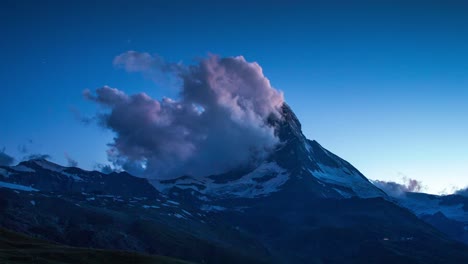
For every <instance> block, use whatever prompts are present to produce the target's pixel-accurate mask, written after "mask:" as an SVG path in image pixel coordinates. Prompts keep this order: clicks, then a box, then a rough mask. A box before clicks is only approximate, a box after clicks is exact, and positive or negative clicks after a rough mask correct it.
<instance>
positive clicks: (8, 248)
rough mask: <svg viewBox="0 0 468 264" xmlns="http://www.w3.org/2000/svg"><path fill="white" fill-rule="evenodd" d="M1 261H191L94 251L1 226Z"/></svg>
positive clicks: (47, 263) (182, 263) (162, 263)
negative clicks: (31, 235)
mask: <svg viewBox="0 0 468 264" xmlns="http://www.w3.org/2000/svg"><path fill="white" fill-rule="evenodd" d="M0 263H3V264H24V263H43V264H54V263H69V264H75V263H76V264H81V263H87V264H93V263H95V264H98V263H115V264H119V263H122V264H124V263H125V264H127V263H145V264H189V262H186V261H182V260H177V259H173V258H168V257H161V256H149V255H142V254H136V253H134V252H124V251H110V250H95V249H89V248H74V247H69V246H64V245H58V244H55V243H51V242H48V241H44V240H40V239H35V238H32V237H28V236H25V235H22V234H19V233H15V232H11V231H8V230H5V229H2V228H0Z"/></svg>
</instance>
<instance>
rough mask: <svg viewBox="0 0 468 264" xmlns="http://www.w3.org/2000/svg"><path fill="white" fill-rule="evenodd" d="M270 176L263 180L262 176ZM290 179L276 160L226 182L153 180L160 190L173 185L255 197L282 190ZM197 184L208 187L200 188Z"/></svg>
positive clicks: (190, 179) (233, 195)
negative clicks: (165, 181)
mask: <svg viewBox="0 0 468 264" xmlns="http://www.w3.org/2000/svg"><path fill="white" fill-rule="evenodd" d="M265 176H268V178H267V179H265V180H262V179H261V178H262V177H265ZM288 179H289V174H288V173H287V171H286V170H285V169H283V168H281V167H280V166H279V165H278V164H276V163H275V162H269V163H263V164H261V165H260V166H258V167H257V168H256V169H255V170H254V171H252V172H250V173H248V174H245V175H243V176H242V177H240V178H239V179H236V180H232V181H228V182H226V183H215V181H214V180H213V179H210V178H208V177H203V178H197V179H194V178H188V177H185V178H182V179H178V180H176V181H175V183H166V184H164V183H161V181H152V184H153V185H154V186H155V188H156V189H158V190H159V191H163V192H164V191H167V190H168V189H171V188H173V187H178V188H181V189H193V190H197V191H199V192H201V193H203V194H207V195H214V196H218V197H243V198H255V197H261V196H266V195H268V194H270V193H272V192H276V191H278V190H280V187H281V186H282V185H283V184H284V183H286V182H287V181H288ZM197 185H202V186H205V187H206V188H204V189H201V190H199V189H198V188H197Z"/></svg>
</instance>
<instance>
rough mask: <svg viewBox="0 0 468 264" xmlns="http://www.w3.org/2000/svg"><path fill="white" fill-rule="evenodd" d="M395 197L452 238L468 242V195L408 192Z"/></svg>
mask: <svg viewBox="0 0 468 264" xmlns="http://www.w3.org/2000/svg"><path fill="white" fill-rule="evenodd" d="M394 199H395V201H396V203H397V204H399V205H400V206H402V207H405V208H408V209H409V210H410V211H412V212H413V213H414V214H415V215H417V216H418V217H419V218H421V219H422V220H424V221H425V222H427V223H429V224H431V225H432V226H434V227H435V228H437V229H438V230H440V231H442V232H443V233H445V234H447V235H448V236H449V237H451V238H452V239H455V240H458V241H461V242H464V243H465V244H468V197H465V196H461V195H432V194H426V193H411V192H407V193H403V194H401V195H399V196H397V197H395V198H394Z"/></svg>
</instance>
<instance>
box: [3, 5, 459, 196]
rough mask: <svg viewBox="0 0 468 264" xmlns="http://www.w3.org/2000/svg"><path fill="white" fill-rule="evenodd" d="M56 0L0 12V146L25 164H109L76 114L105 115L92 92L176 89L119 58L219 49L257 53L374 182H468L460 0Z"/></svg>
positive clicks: (104, 139) (188, 56) (314, 131)
mask: <svg viewBox="0 0 468 264" xmlns="http://www.w3.org/2000/svg"><path fill="white" fill-rule="evenodd" d="M56 2H58V1H50V2H47V1H41V2H40V3H39V1H6V3H3V4H2V5H3V7H2V9H1V11H0V22H1V23H0V27H1V30H2V41H1V42H0V46H1V50H2V51H3V54H2V59H3V63H2V64H1V65H0V80H1V81H2V83H1V97H0V122H1V124H2V129H1V130H0V147H1V148H3V147H4V148H5V151H6V153H8V154H10V155H13V156H15V158H16V159H17V160H21V158H22V157H23V156H25V155H26V154H33V153H47V154H49V155H51V156H52V158H53V160H54V161H56V162H58V163H63V164H64V163H65V155H64V153H68V155H69V156H71V157H73V158H74V159H76V160H77V161H78V162H79V164H80V166H82V167H85V168H92V167H93V166H94V164H95V163H103V162H106V152H105V151H106V149H107V147H106V143H109V142H110V141H111V139H112V134H111V132H109V131H106V130H105V129H103V128H99V127H98V126H96V125H88V126H85V125H83V124H81V123H80V122H78V121H77V119H76V118H75V117H74V114H73V111H72V109H77V110H79V111H80V112H81V113H82V114H83V115H85V116H87V115H92V114H93V113H95V112H96V106H95V105H94V104H92V103H90V102H89V101H86V100H84V99H83V96H82V91H83V90H84V89H91V90H94V89H96V88H98V87H101V86H103V85H109V86H112V87H117V88H119V89H121V90H124V91H125V92H127V93H128V94H131V93H136V92H141V91H144V92H146V93H148V94H149V95H150V96H153V97H155V98H161V97H163V96H169V97H176V93H177V90H176V89H175V88H174V87H170V86H164V85H157V84H155V83H154V82H152V81H151V80H149V79H146V78H142V77H141V75H139V74H129V73H125V72H124V71H123V70H119V69H116V68H115V67H114V66H113V65H112V60H113V58H114V57H115V56H117V55H119V54H121V53H122V52H125V51H127V50H137V51H141V52H149V53H157V54H159V55H161V56H162V57H164V58H165V59H167V60H169V61H176V62H177V61H183V62H184V63H188V64H189V63H191V62H193V61H194V60H195V59H196V58H199V57H203V56H206V54H208V53H214V54H219V55H221V56H237V55H243V56H244V57H245V58H246V59H247V60H248V61H257V62H258V63H259V64H260V65H261V66H262V68H263V70H264V73H265V75H266V76H267V77H268V78H269V79H270V81H271V83H272V85H273V86H274V87H275V88H277V89H280V90H282V91H283V92H284V94H285V98H286V101H287V102H288V103H289V104H290V105H291V107H292V108H293V110H294V111H295V112H296V114H297V115H298V117H299V119H300V120H301V122H302V124H303V131H304V134H305V135H306V136H307V137H309V138H312V139H316V140H318V141H319V142H320V143H321V144H322V145H323V146H325V147H326V148H328V149H330V150H331V151H333V152H335V153H336V154H338V155H339V156H341V157H343V158H345V159H346V160H348V161H350V162H351V163H352V164H353V165H355V166H356V167H357V168H358V169H359V170H361V171H362V172H363V173H364V174H365V175H366V176H367V177H368V178H370V179H382V180H393V181H401V180H402V177H405V176H406V177H409V178H414V179H417V180H420V181H422V182H423V184H424V185H425V186H426V189H425V191H428V192H431V193H439V192H451V191H452V190H453V189H454V188H461V187H465V186H467V185H468V137H467V135H468V74H467V73H468V44H467V43H468V17H467V16H466V14H467V12H468V5H467V4H464V3H462V1H432V2H431V1H368V2H365V1H353V3H352V4H351V3H348V2H350V1H316V2H314V1H308V3H307V2H306V1H302V2H301V1H292V3H291V1H276V2H274V3H273V2H271V1H236V3H215V2H203V1H202V2H203V3H197V4H193V3H190V2H188V1H160V2H159V3H157V2H156V1H154V3H152V4H148V2H149V1H140V2H139V1H112V2H111V1H99V3H97V4H95V3H93V2H91V1H63V3H60V4H58V3H56ZM220 2H227V1H220ZM375 2H379V3H375ZM410 2H411V3H410ZM21 146H25V147H26V149H27V153H22V152H21V150H20V149H21V148H22V147H21Z"/></svg>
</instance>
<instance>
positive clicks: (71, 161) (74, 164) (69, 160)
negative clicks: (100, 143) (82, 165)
mask: <svg viewBox="0 0 468 264" xmlns="http://www.w3.org/2000/svg"><path fill="white" fill-rule="evenodd" d="M64 156H65V159H66V160H67V166H68V167H78V162H77V161H76V160H74V159H72V158H71V157H70V155H68V153H67V152H65V153H64Z"/></svg>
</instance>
